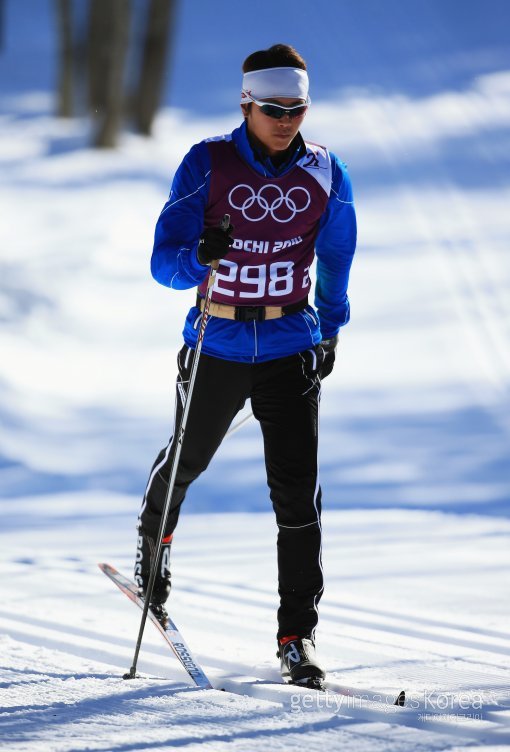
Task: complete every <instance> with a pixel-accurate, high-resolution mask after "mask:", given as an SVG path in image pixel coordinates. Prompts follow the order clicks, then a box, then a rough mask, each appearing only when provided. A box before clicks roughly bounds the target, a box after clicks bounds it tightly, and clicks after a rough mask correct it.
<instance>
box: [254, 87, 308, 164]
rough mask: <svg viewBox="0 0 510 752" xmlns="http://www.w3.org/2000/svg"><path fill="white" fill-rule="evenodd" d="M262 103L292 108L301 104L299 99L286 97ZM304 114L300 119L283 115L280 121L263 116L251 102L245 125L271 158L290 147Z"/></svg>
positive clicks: (258, 108) (265, 100)
mask: <svg viewBox="0 0 510 752" xmlns="http://www.w3.org/2000/svg"><path fill="white" fill-rule="evenodd" d="M264 102H267V103H268V104H279V105H281V106H282V107H294V106H295V105H299V104H303V100H301V99H289V98H287V97H281V98H277V99H264ZM305 114H306V113H303V114H302V115H301V116H300V117H295V118H291V117H290V116H289V115H284V116H283V117H282V118H281V119H280V120H276V119H275V118H272V117H269V116H268V115H264V113H263V112H262V110H261V109H260V107H259V106H258V105H256V104H255V102H252V103H251V107H249V112H248V116H247V117H246V124H247V126H248V130H249V132H250V134H251V135H252V136H253V137H254V138H255V140H256V141H258V142H259V143H260V145H261V146H262V147H263V148H264V150H265V151H266V152H267V154H268V155H269V156H270V157H273V156H276V155H277V154H278V153H279V152H281V151H285V149H287V148H288V147H289V146H290V144H291V142H292V140H293V138H294V137H295V135H296V133H297V132H298V130H299V128H300V127H301V123H302V122H303V120H304V117H305Z"/></svg>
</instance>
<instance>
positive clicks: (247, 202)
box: [228, 183, 312, 222]
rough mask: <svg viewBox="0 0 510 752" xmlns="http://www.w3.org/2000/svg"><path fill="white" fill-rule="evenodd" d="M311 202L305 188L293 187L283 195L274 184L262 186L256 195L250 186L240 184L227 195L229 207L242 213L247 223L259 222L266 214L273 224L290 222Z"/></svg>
mask: <svg viewBox="0 0 510 752" xmlns="http://www.w3.org/2000/svg"><path fill="white" fill-rule="evenodd" d="M311 200H312V199H311V197H310V194H309V193H308V191H307V190H306V188H302V187H301V186H294V188H289V190H288V191H287V194H286V195H284V194H283V191H282V189H281V188H280V186H278V185H275V184H274V183H269V184H268V185H263V186H262V188H260V190H259V191H258V193H255V191H254V190H253V188H252V187H251V186H250V185H246V184H245V183H240V184H239V185H236V186H235V187H234V188H232V190H231V191H230V193H229V194H228V202H229V204H230V206H231V207H232V208H233V209H237V210H238V211H240V212H242V215H243V217H244V218H245V219H246V220H247V221H248V222H260V221H261V220H263V219H265V218H266V217H267V215H268V214H270V215H271V217H272V218H273V219H274V220H275V222H291V221H292V220H293V219H294V217H295V216H296V214H299V213H301V212H304V211H306V209H308V207H309V206H310V203H311Z"/></svg>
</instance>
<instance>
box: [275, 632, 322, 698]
mask: <svg viewBox="0 0 510 752" xmlns="http://www.w3.org/2000/svg"><path fill="white" fill-rule="evenodd" d="M276 655H277V656H278V657H279V658H280V661H281V672H282V678H283V679H284V680H285V681H287V682H289V683H290V684H299V685H301V686H304V687H310V689H324V684H323V682H324V679H325V678H326V672H325V671H324V670H323V669H322V668H321V666H319V664H318V662H317V658H316V655H315V643H314V641H313V639H312V638H311V637H294V636H293V637H283V638H281V639H280V640H279V643H278V652H277V654H276Z"/></svg>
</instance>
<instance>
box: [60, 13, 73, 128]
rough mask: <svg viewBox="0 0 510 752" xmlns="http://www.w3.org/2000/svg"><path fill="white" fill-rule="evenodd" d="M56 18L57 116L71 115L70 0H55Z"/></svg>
mask: <svg viewBox="0 0 510 752" xmlns="http://www.w3.org/2000/svg"><path fill="white" fill-rule="evenodd" d="M56 10H57V20H58V40H59V54H58V59H59V62H58V68H59V74H58V89H57V92H58V94H57V97H58V104H57V114H58V116H59V117H66V118H68V117H72V115H73V28H72V16H71V0H56Z"/></svg>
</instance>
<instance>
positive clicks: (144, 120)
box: [133, 0, 177, 136]
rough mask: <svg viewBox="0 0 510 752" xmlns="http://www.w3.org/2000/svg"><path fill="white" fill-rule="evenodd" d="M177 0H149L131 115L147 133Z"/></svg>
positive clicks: (155, 106)
mask: <svg viewBox="0 0 510 752" xmlns="http://www.w3.org/2000/svg"><path fill="white" fill-rule="evenodd" d="M176 6H177V0H150V6H149V10H148V14H147V27H146V30H145V38H144V45H143V53H142V62H141V67H140V77H139V80H138V86H137V89H136V91H135V94H134V97H133V118H134V124H135V128H136V130H137V131H138V132H139V133H142V134H144V135H146V136H149V135H150V133H151V130H152V123H153V120H154V117H155V115H156V112H157V110H158V107H159V103H160V99H161V92H162V89H163V84H164V81H165V72H166V61H167V56H168V50H169V47H170V46H171V37H172V36H173V35H172V30H173V25H174V18H175V11H176Z"/></svg>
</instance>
